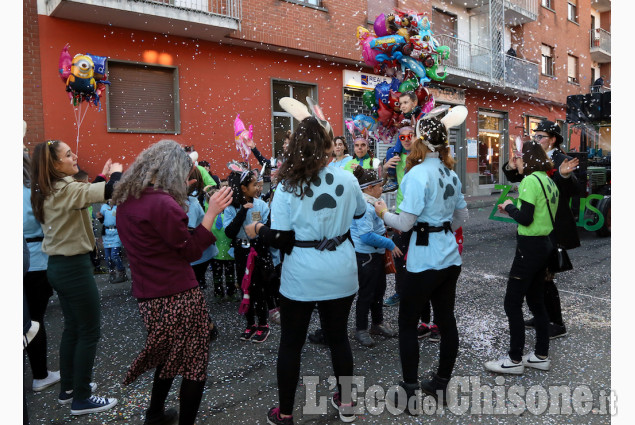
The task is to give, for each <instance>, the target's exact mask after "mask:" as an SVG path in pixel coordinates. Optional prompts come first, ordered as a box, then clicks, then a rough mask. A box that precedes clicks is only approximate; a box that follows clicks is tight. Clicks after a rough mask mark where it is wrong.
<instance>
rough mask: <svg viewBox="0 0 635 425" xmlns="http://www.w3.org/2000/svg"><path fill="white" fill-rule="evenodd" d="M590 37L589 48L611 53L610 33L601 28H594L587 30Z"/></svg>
mask: <svg viewBox="0 0 635 425" xmlns="http://www.w3.org/2000/svg"><path fill="white" fill-rule="evenodd" d="M589 35H590V38H591V46H590V47H591V50H594V49H596V50H597V49H601V50H604V51H605V52H607V53H608V54H609V55H610V54H611V33H610V32H608V31H607V30H605V29H602V28H596V29H594V30H593V29H592V30H590V31H589Z"/></svg>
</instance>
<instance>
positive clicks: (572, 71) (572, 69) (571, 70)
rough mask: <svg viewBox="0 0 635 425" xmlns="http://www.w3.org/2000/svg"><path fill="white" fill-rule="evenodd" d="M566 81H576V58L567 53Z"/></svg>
mask: <svg viewBox="0 0 635 425" xmlns="http://www.w3.org/2000/svg"><path fill="white" fill-rule="evenodd" d="M568 62H569V63H568V66H567V77H568V78H567V81H569V82H570V83H575V84H577V83H578V58H576V57H575V56H572V55H568Z"/></svg>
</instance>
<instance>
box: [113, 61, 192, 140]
mask: <svg viewBox="0 0 635 425" xmlns="http://www.w3.org/2000/svg"><path fill="white" fill-rule="evenodd" d="M108 80H110V82H111V86H110V87H109V88H108V92H107V121H108V131H109V132H124V133H173V134H177V133H180V131H181V123H180V117H179V85H178V80H179V77H178V69H177V68H176V67H173V66H161V65H151V64H144V63H136V62H123V61H115V60H112V59H109V60H108Z"/></svg>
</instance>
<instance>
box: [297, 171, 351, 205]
mask: <svg viewBox="0 0 635 425" xmlns="http://www.w3.org/2000/svg"><path fill="white" fill-rule="evenodd" d="M324 181H325V183H326V186H327V187H326V189H327V190H328V189H329V187H328V186H331V185H333V181H334V178H333V174H331V173H326V175H325V176H324ZM321 185H322V179H321V178H319V177H317V178H316V179H315V180H314V181H313V186H314V187H316V188H318V187H320V186H321ZM304 193H305V194H306V196H307V197H308V198H313V196H314V195H315V193H314V192H313V190H312V189H311V188H310V187H307V188H306V189H305V191H304ZM343 193H344V186H342V185H341V184H338V185H337V186H336V187H335V196H337V197H340V196H342V194H343ZM335 207H337V201H336V200H335V198H333V196H332V194H330V193H322V194H320V195H319V196H318V197H317V198H315V201H314V202H313V211H320V210H323V209H325V208H335Z"/></svg>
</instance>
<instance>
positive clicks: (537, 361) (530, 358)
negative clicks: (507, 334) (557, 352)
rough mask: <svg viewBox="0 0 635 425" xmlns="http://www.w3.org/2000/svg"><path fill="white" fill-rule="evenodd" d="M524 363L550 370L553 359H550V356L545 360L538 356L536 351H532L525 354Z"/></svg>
mask: <svg viewBox="0 0 635 425" xmlns="http://www.w3.org/2000/svg"><path fill="white" fill-rule="evenodd" d="M523 365H525V366H526V367H533V368H534V369H540V370H549V369H551V360H549V357H547V358H546V359H544V360H543V359H541V358H539V357H538V356H536V353H531V354H528V355H526V356H523Z"/></svg>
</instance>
